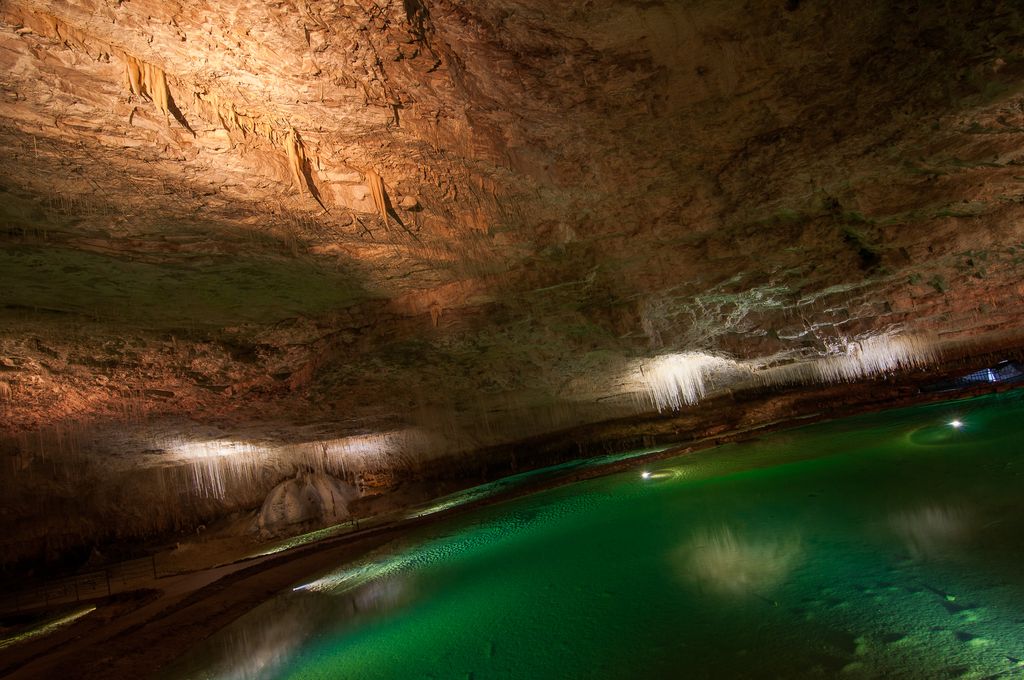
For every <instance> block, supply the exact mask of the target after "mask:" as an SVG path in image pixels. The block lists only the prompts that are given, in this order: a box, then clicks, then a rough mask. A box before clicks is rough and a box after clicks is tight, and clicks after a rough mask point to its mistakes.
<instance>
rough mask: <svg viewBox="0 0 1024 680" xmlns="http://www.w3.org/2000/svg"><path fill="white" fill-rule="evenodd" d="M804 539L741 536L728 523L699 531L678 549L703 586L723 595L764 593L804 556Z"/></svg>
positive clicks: (689, 573) (678, 557)
mask: <svg viewBox="0 0 1024 680" xmlns="http://www.w3.org/2000/svg"><path fill="white" fill-rule="evenodd" d="M800 555H801V548H800V539H799V537H798V536H796V535H791V536H785V537H782V536H772V535H765V536H737V534H736V533H735V532H734V531H733V530H732V529H731V528H729V527H728V526H725V525H723V526H720V527H717V528H714V529H703V530H700V531H697V532H696V533H695V534H694V535H693V538H691V539H690V540H689V541H688V542H687V543H686V544H685V545H683V546H682V547H681V548H680V549H679V550H677V551H676V554H675V558H676V561H677V563H681V566H682V568H683V570H684V573H685V575H686V576H688V577H689V578H691V579H693V580H695V581H696V582H697V584H698V585H700V586H701V587H702V588H709V589H710V590H712V591H714V592H717V593H720V594H723V595H746V594H754V595H759V596H761V597H764V596H765V594H766V593H768V591H770V590H771V589H772V588H774V587H775V586H776V585H778V584H779V583H781V582H782V581H783V580H784V579H785V578H786V576H787V575H788V574H789V572H790V571H792V569H793V567H794V566H795V565H796V563H797V561H798V560H799V559H800Z"/></svg>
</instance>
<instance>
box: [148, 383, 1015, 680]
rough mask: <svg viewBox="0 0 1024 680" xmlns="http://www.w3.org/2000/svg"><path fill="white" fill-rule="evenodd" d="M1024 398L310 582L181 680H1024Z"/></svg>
mask: <svg viewBox="0 0 1024 680" xmlns="http://www.w3.org/2000/svg"><path fill="white" fill-rule="evenodd" d="M1022 422H1024V393H1022V392H1021V391H1019V390H1018V391H1015V392H1008V393H1004V394H995V395H988V396H984V397H975V398H972V399H963V400H959V401H951V402H944V403H938V404H929V405H923V406H916V407H912V408H905V409H900V410H894V411H888V412H884V413H878V414H871V415H862V416H856V417H851V418H847V419H843V420H838V421H832V422H826V423H820V424H815V425H810V426H806V427H803V428H799V429H794V430H787V431H780V432H775V433H771V434H765V435H763V436H760V437H756V438H752V439H750V440H748V441H745V442H740V443H735V444H727V445H723V446H719V447H716V448H712V449H705V450H702V451H698V452H695V453H690V454H687V455H684V456H680V457H677V458H672V459H663V460H659V461H657V462H645V461H638V462H637V464H636V467H635V469H634V470H631V471H629V472H624V473H616V474H614V475H610V476H605V477H600V478H597V479H591V480H587V481H583V482H576V483H572V484H568V485H565V486H561V487H557V488H551V489H547V490H544V491H541V492H537V493H533V494H530V495H528V496H524V497H520V498H516V499H512V500H508V501H504V502H500V503H496V504H493V505H490V506H487V507H483V508H477V509H474V510H471V511H468V512H465V513H463V514H460V515H457V516H454V517H449V518H447V519H444V520H441V521H439V522H437V523H434V524H432V525H430V526H428V527H421V528H419V529H417V530H415V531H414V532H412V533H410V534H408V535H406V536H404V537H403V538H401V539H399V540H397V541H393V542H391V543H390V544H388V545H385V546H384V547H382V548H379V549H377V550H376V551H374V552H373V553H371V554H370V555H368V556H366V557H365V558H363V559H361V560H359V561H357V562H355V563H351V564H344V565H339V566H338V568H337V569H336V570H334V571H330V572H328V573H319V574H311V575H310V576H309V578H307V579H304V580H303V581H301V582H299V583H296V584H295V585H294V587H293V588H290V589H288V590H287V591H286V592H283V593H281V594H279V595H278V596H277V597H275V598H273V599H272V600H269V601H267V602H265V603H264V604H262V605H260V606H259V607H257V608H255V609H254V610H252V611H251V612H249V613H248V614H247V615H245V616H243V617H242V618H240V619H238V620H237V621H236V622H235V623H234V624H232V625H231V626H229V627H228V628H226V629H224V630H222V631H220V632H219V633H217V634H216V635H214V636H212V637H211V638H209V639H208V640H207V641H205V642H204V643H203V644H201V645H200V646H199V647H198V648H196V649H194V650H192V651H191V652H190V653H188V654H187V655H185V657H184V658H182V659H180V660H178V661H177V662H176V663H175V664H173V665H172V666H171V667H170V668H169V669H167V670H166V672H165V673H164V677H166V678H169V679H181V678H367V679H369V678H403V679H405V678H471V679H473V680H480V679H482V678H668V677H672V678H776V677H777V678H793V677H798V678H803V677H808V678H811V677H821V678H829V677H850V678H878V677H886V678H944V677H950V678H952V677H963V678H983V677H984V678H991V677H1024V568H1022V567H1021V564H1022V563H1024V513H1022V512H1021V510H1022V506H1024V496H1022V490H1024V455H1022V444H1024V438H1022V437H1021V432H1022V427H1021V423H1022Z"/></svg>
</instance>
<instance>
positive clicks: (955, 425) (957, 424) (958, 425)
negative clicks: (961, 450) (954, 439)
mask: <svg viewBox="0 0 1024 680" xmlns="http://www.w3.org/2000/svg"><path fill="white" fill-rule="evenodd" d="M949 426H950V427H952V428H953V429H954V430H959V429H960V428H961V427H963V426H964V424H963V423H962V422H961V421H959V420H951V421H949Z"/></svg>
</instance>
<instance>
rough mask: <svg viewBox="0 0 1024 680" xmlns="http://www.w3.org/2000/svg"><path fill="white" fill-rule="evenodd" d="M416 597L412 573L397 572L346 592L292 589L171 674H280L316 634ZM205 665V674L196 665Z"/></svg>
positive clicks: (250, 679) (225, 677)
mask: <svg viewBox="0 0 1024 680" xmlns="http://www.w3.org/2000/svg"><path fill="white" fill-rule="evenodd" d="M414 596H415V590H414V588H412V586H411V581H410V580H409V578H408V577H407V576H400V575H391V576H387V577H384V578H379V579H376V580H374V581H371V582H369V583H363V584H361V585H359V586H357V587H355V588H351V589H349V590H345V591H344V592H341V593H316V592H302V591H300V592H292V593H288V594H286V595H282V596H278V597H276V598H274V599H272V600H270V601H268V602H266V603H264V604H263V605H260V606H259V607H257V608H256V609H254V610H252V611H251V612H249V613H248V614H246V615H245V616H244V617H242V618H241V619H239V620H238V621H236V622H235V623H234V624H232V626H231V627H230V628H228V629H227V630H225V631H224V632H223V633H220V634H218V635H215V636H214V637H213V638H211V639H210V640H209V641H208V642H206V643H205V644H204V645H202V646H201V647H200V648H198V649H196V650H193V652H192V653H191V654H189V661H188V662H187V663H189V664H196V665H194V666H192V665H189V666H188V667H173V668H172V669H170V671H171V672H170V673H168V674H167V675H166V677H168V678H172V677H174V678H177V677H210V678H218V679H219V680H229V679H230V680H257V679H259V678H272V677H277V676H278V675H279V674H280V672H281V670H282V669H283V668H284V666H285V665H286V664H287V663H288V662H289V661H290V660H291V658H292V657H293V656H294V655H295V654H296V653H297V651H298V650H300V649H302V648H303V646H304V645H306V644H308V643H309V640H310V638H312V637H314V636H315V637H320V636H330V635H332V634H338V633H340V632H342V631H344V630H347V629H350V628H352V627H353V626H355V625H358V624H359V623H362V622H364V621H366V620H368V619H374V618H376V617H378V616H382V615H384V614H387V613H388V612H391V611H394V610H396V609H398V608H400V607H402V606H405V605H406V604H407V603H408V602H410V601H411V600H412V599H413V597H414ZM199 668H202V669H204V671H203V673H202V675H199V674H193V673H192V672H191V671H192V670H193V669H199Z"/></svg>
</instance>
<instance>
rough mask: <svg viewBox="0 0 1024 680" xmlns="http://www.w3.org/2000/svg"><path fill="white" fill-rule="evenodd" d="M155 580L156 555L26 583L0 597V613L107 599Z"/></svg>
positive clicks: (157, 574)
mask: <svg viewBox="0 0 1024 680" xmlns="http://www.w3.org/2000/svg"><path fill="white" fill-rule="evenodd" d="M158 577H159V573H158V572H157V564H156V557H155V556H150V557H143V558H140V559H137V560H130V561H128V562H118V563H117V564H112V565H110V566H108V567H105V568H103V569H99V570H96V571H89V572H85V573H82V574H75V575H74V576H68V577H65V578H61V579H55V580H52V581H44V582H41V583H36V584H28V583H26V584H25V585H24V587H21V588H19V589H18V590H16V591H14V592H10V593H3V594H0V612H17V611H21V610H25V609H35V608H37V607H48V606H50V605H52V604H66V603H71V602H81V601H83V600H92V599H95V598H99V597H106V596H108V595H113V594H114V593H120V592H125V591H128V590H135V589H138V588H139V587H141V586H143V585H145V584H146V583H150V582H152V581H153V580H154V579H156V578H158Z"/></svg>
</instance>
